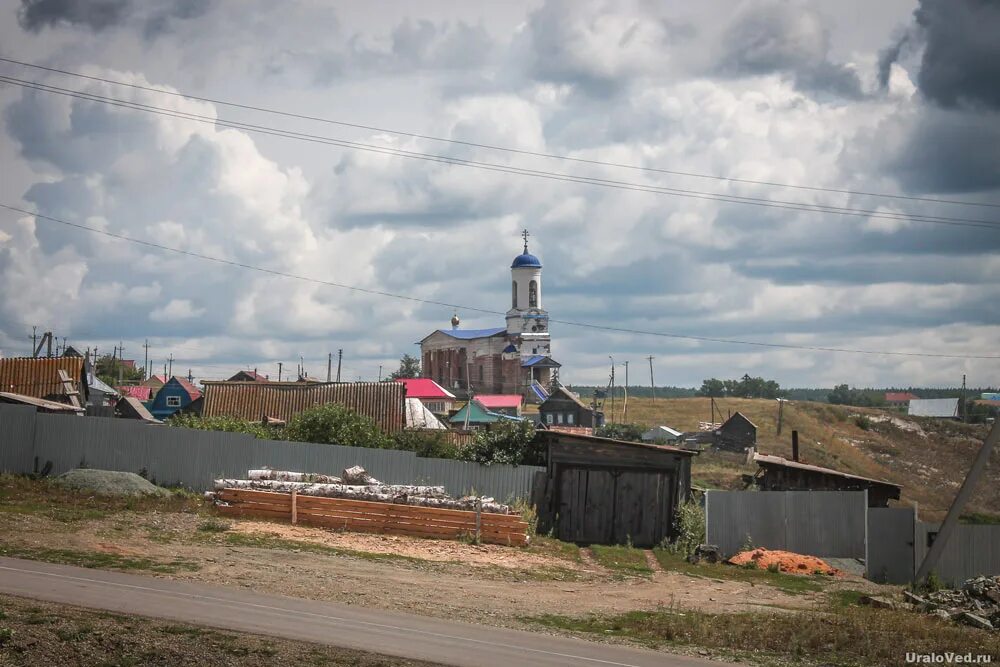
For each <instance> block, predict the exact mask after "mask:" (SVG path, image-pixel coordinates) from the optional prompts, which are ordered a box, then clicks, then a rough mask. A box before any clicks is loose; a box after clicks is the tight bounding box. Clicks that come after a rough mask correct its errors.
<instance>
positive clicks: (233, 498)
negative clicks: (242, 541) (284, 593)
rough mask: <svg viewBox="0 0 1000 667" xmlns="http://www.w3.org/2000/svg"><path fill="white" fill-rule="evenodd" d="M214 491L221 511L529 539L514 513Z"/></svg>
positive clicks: (448, 535)
mask: <svg viewBox="0 0 1000 667" xmlns="http://www.w3.org/2000/svg"><path fill="white" fill-rule="evenodd" d="M215 495H216V498H217V499H218V500H219V501H220V505H219V507H218V510H219V512H220V513H221V514H224V515H228V516H238V517H244V518H268V519H277V520H291V521H292V523H301V524H305V525H312V526H321V527H325V528H334V529H338V530H349V531H357V532H366V533H387V534H393V535H407V536H410V537H429V538H436V539H459V538H462V537H466V538H474V539H477V540H478V541H480V542H485V543H489V544H506V545H511V546H524V545H526V544H527V543H528V524H527V522H525V521H524V520H522V519H521V517H519V516H517V515H513V514H493V513H489V512H470V511H465V510H453V509H439V508H433V507H415V506H412V505H399V504H394V503H385V502H369V501H365V500H345V499H343V498H324V497H319V496H300V495H298V494H297V493H295V494H292V493H274V492H270V491H252V490H246V489H221V490H219V491H217V492H216V494H215Z"/></svg>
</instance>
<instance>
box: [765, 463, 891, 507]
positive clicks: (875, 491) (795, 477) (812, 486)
mask: <svg viewBox="0 0 1000 667" xmlns="http://www.w3.org/2000/svg"><path fill="white" fill-rule="evenodd" d="M753 460H754V463H756V464H757V466H758V470H757V474H756V475H754V476H753V477H752V478H751V482H752V483H753V484H754V486H756V487H757V488H758V489H760V490H761V491H865V490H867V491H868V507H888V506H889V501H890V500H899V496H900V493H901V491H902V487H901V486H899V485H898V484H893V483H892V482H887V481H885V480H881V479H872V478H870V477H861V476H859V475H851V474H849V473H846V472H841V471H839V470H833V469H832V468H822V467H820V466H814V465H810V464H808V463H802V462H801V461H794V460H793V461H789V460H788V459H784V458H782V457H780V456H768V455H767V454H754V457H753Z"/></svg>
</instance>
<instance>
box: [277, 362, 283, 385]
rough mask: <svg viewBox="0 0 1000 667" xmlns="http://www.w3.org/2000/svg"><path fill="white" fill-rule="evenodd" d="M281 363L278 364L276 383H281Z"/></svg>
mask: <svg viewBox="0 0 1000 667" xmlns="http://www.w3.org/2000/svg"><path fill="white" fill-rule="evenodd" d="M281 365H282V364H281V362H280V361H279V362H278V382H281Z"/></svg>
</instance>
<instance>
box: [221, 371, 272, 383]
mask: <svg viewBox="0 0 1000 667" xmlns="http://www.w3.org/2000/svg"><path fill="white" fill-rule="evenodd" d="M243 378H246V381H247V382H269V380H268V379H267V378H266V377H264V376H263V375H261V374H260V373H258V372H257V371H239V372H238V373H236V374H235V375H233V377H231V378H229V382H238V381H240V380H242V379H243Z"/></svg>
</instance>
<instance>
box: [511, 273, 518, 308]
mask: <svg viewBox="0 0 1000 667" xmlns="http://www.w3.org/2000/svg"><path fill="white" fill-rule="evenodd" d="M510 307H511V308H517V281H516V280H515V281H513V282H511V284H510Z"/></svg>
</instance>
